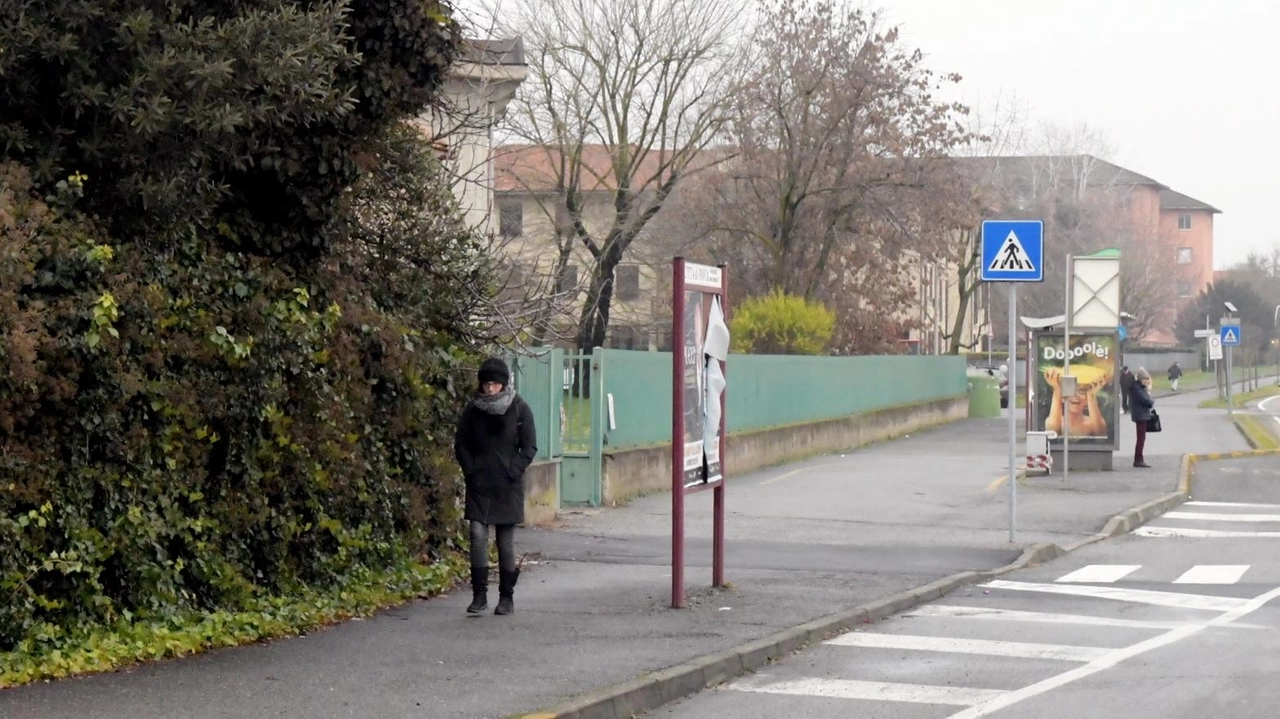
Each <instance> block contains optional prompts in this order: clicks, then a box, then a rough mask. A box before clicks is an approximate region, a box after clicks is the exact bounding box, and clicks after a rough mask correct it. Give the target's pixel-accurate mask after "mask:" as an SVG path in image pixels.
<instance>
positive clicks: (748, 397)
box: [511, 349, 967, 506]
mask: <svg viewBox="0 0 1280 719" xmlns="http://www.w3.org/2000/svg"><path fill="white" fill-rule="evenodd" d="M511 360H512V366H513V367H514V372H515V377H516V379H515V382H516V388H517V390H518V391H519V392H520V394H521V396H523V397H524V398H525V400H526V401H528V402H529V405H530V407H531V408H532V409H533V413H534V417H535V421H536V422H537V431H538V457H539V458H541V459H548V458H555V459H559V460H560V463H561V464H560V500H561V505H562V506H573V505H598V504H599V503H600V501H601V495H602V482H601V472H602V470H603V453H604V451H605V450H606V449H626V448H629V447H643V446H649V445H655V444H662V443H665V442H669V441H670V440H671V354H670V353H667V352H639V351H631V350H606V349H597V350H595V351H594V352H592V353H591V354H581V355H579V354H566V353H565V352H563V351H561V350H550V349H549V350H545V351H539V352H537V353H535V354H533V355H521V356H516V357H512V358H511ZM726 379H727V381H728V389H727V393H728V395H727V401H728V407H727V413H728V421H729V431H730V432H742V431H749V430H755V429H764V428H768V427H778V426H785V425H791V424H800V423H803V422H813V421H818V420H824V419H833V418H836V417H846V416H849V415H853V414H859V413H863V412H871V411H875V410H880V409H886V408H889V407H895V406H900V405H910V404H918V403H922V402H929V401H933V400H938V399H944V398H948V397H955V396H959V395H963V394H965V392H966V391H967V383H966V379H965V362H964V359H963V358H961V357H799V356H785V357H784V356H762V355H731V356H730V357H729V363H728V368H727V371H726Z"/></svg>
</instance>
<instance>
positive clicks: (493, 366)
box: [480, 357, 511, 387]
mask: <svg viewBox="0 0 1280 719" xmlns="http://www.w3.org/2000/svg"><path fill="white" fill-rule="evenodd" d="M485 382H501V383H502V386H504V387H505V386H507V384H509V383H510V382H511V371H510V370H508V369H507V363H506V362H503V361H502V360H500V359H498V358H497V357H490V358H489V359H487V360H485V361H484V363H483V364H481V365H480V384H484V383H485Z"/></svg>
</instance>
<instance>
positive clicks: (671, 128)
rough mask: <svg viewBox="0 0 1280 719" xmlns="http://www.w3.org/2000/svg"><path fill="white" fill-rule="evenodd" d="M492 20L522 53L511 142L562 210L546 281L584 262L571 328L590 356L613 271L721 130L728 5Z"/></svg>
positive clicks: (716, 1)
mask: <svg viewBox="0 0 1280 719" xmlns="http://www.w3.org/2000/svg"><path fill="white" fill-rule="evenodd" d="M496 9H497V8H494V10H496ZM501 11H502V12H501V13H496V12H495V13H494V14H495V16H496V17H498V18H499V20H500V22H501V23H503V24H505V25H506V26H507V27H508V28H509V30H510V31H511V32H518V33H520V34H521V35H522V36H523V37H524V38H525V41H526V43H527V44H528V46H529V70H530V72H529V79H528V81H527V82H526V87H525V88H523V89H522V91H521V93H520V94H519V95H518V96H517V99H516V100H515V102H514V103H513V115H512V120H513V125H514V131H515V134H516V135H517V136H518V137H519V138H520V139H522V140H523V141H524V142H526V143H529V145H530V146H531V147H532V149H534V150H535V151H537V152H541V153H543V154H544V163H543V165H544V167H545V168H546V169H547V170H549V172H550V173H551V182H550V183H549V187H548V188H546V189H547V190H548V191H549V196H550V197H551V198H553V199H554V202H555V203H556V204H557V205H558V206H562V207H563V219H564V223H563V227H562V229H563V232H562V233H559V234H558V236H557V241H558V245H559V246H558V250H557V256H558V257H557V262H556V267H555V268H554V274H555V275H556V278H557V280H559V279H561V278H562V276H563V273H564V271H565V268H566V267H567V265H568V262H569V261H570V258H571V257H572V254H573V249H574V246H578V247H582V248H585V250H586V251H587V253H588V256H589V257H590V260H591V265H590V276H589V278H588V279H587V280H586V283H585V284H586V292H585V299H584V301H583V304H582V306H581V308H580V311H579V319H578V323H577V346H578V347H579V348H581V349H584V350H586V349H590V348H591V347H594V346H597V345H600V344H602V343H603V342H604V340H605V336H606V332H607V329H608V324H609V314H610V307H611V304H612V301H613V285H614V275H615V270H616V268H617V266H618V265H619V264H620V263H621V262H622V261H623V259H624V257H626V256H627V253H628V251H629V250H630V248H631V245H632V243H633V242H635V240H636V239H637V238H638V237H640V236H641V234H642V232H643V230H644V229H645V227H646V225H647V224H648V223H649V221H650V220H652V219H653V218H654V216H655V215H656V214H657V213H658V211H659V210H660V209H661V207H662V205H663V203H664V202H665V201H666V200H667V198H668V197H669V196H670V194H671V193H672V191H673V190H674V188H675V187H676V185H677V183H678V182H679V181H680V180H682V179H683V178H684V177H685V176H687V175H688V174H690V173H691V172H694V171H696V170H697V169H698V167H699V164H698V163H699V161H700V158H701V157H702V153H703V151H704V150H705V149H706V148H707V146H708V144H709V143H711V142H712V140H713V139H714V138H715V137H716V136H717V133H718V132H719V131H720V128H721V126H722V124H723V122H724V121H725V118H726V114H725V109H726V108H725V105H724V99H725V98H726V97H727V96H728V93H729V89H730V87H731V85H732V83H731V72H732V71H733V70H734V69H735V67H736V66H737V63H735V62H733V61H732V53H733V52H734V49H735V47H734V40H735V38H736V37H737V35H738V34H739V33H737V32H735V22H736V16H737V8H736V3H734V2H732V1H731V0H633V1H631V2H614V1H613V0H509V1H508V2H504V3H502V5H501ZM601 195H603V196H606V197H607V201H603V202H599V203H596V202H595V200H593V197H596V196H601ZM597 213H598V214H599V216H597Z"/></svg>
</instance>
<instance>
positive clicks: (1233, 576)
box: [1173, 564, 1249, 584]
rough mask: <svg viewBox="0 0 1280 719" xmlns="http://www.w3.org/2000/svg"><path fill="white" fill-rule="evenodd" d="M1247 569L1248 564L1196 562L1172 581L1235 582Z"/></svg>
mask: <svg viewBox="0 0 1280 719" xmlns="http://www.w3.org/2000/svg"><path fill="white" fill-rule="evenodd" d="M1247 571H1249V565H1248V564H1197V565H1196V566H1194V567H1192V568H1191V569H1188V570H1187V571H1186V572H1184V573H1183V574H1182V576H1181V577H1178V578H1177V579H1175V580H1173V583H1174V584H1235V583H1236V582H1238V581H1240V578H1241V577H1243V576H1244V573H1245V572H1247Z"/></svg>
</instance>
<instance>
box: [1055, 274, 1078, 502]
mask: <svg viewBox="0 0 1280 719" xmlns="http://www.w3.org/2000/svg"><path fill="white" fill-rule="evenodd" d="M1075 267H1076V264H1075V259H1074V258H1073V257H1072V256H1071V253H1070V252H1068V253H1067V289H1066V299H1065V308H1066V311H1065V313H1064V314H1063V316H1062V378H1060V379H1059V380H1058V385H1059V387H1061V386H1062V383H1063V382H1065V381H1066V377H1067V375H1069V374H1071V312H1072V310H1073V309H1074V308H1073V307H1072V306H1071V305H1072V302H1071V295H1072V289H1073V287H1072V284H1073V282H1072V280H1073V279H1075V278H1074V277H1073V275H1074V274H1075ZM1070 457H1071V398H1070V397H1067V396H1066V394H1065V393H1064V394H1063V395H1062V480H1063V481H1064V482H1065V481H1066V480H1067V476H1068V475H1069V474H1070V473H1071V459H1070Z"/></svg>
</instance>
